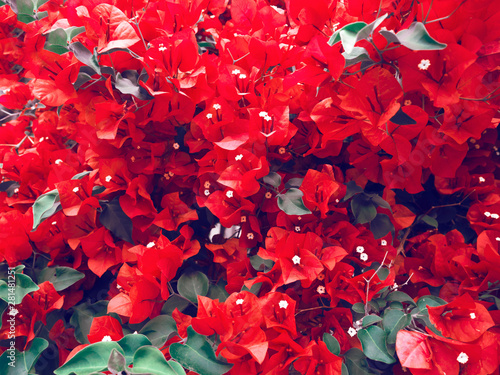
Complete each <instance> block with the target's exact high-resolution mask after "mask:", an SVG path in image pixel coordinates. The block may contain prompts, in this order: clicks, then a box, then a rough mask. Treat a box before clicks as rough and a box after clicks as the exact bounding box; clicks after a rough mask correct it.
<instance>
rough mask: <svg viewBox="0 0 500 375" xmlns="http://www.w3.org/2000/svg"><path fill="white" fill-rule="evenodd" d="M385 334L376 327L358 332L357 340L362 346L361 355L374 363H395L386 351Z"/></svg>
mask: <svg viewBox="0 0 500 375" xmlns="http://www.w3.org/2000/svg"><path fill="white" fill-rule="evenodd" d="M386 337H387V335H386V333H385V332H384V330H383V329H382V328H380V327H378V326H369V327H367V328H363V329H360V330H359V331H358V338H359V341H361V345H362V346H363V353H365V355H366V356H367V357H368V358H370V359H373V360H374V361H379V362H384V363H387V364H391V363H394V362H396V360H395V359H394V357H393V356H391V355H390V354H389V352H388V351H387V346H386V344H385V340H386Z"/></svg>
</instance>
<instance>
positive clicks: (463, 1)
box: [423, 0, 467, 25]
mask: <svg viewBox="0 0 500 375" xmlns="http://www.w3.org/2000/svg"><path fill="white" fill-rule="evenodd" d="M466 1H467V0H462V2H461V3H460V4H459V5H458V6H457V7H456V8H455V10H454V11H453V12H451V13H450V14H449V15H447V16H446V17H441V18H436V19H435V20H432V21H425V20H424V22H423V24H424V25H428V24H430V23H433V22H440V21H443V20H446V19H448V18H450V17H451V16H453V15H454V14H455V12H456V11H457V10H458V9H459V8H460V7H461V6H462V5H463V4H464V3H465V2H466Z"/></svg>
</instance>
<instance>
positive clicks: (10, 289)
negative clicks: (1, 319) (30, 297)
mask: <svg viewBox="0 0 500 375" xmlns="http://www.w3.org/2000/svg"><path fill="white" fill-rule="evenodd" d="M15 275H16V282H15V284H14V283H12V282H11V281H10V280H9V282H6V281H5V280H0V298H1V299H3V300H4V301H5V302H14V304H15V305H19V304H20V303H21V302H22V301H23V298H24V297H25V296H26V294H28V293H31V292H34V291H36V290H38V289H40V288H39V287H38V285H36V284H35V283H34V282H33V280H31V278H30V277H29V276H28V275H24V274H22V273H16V274H15ZM12 294H14V301H12V297H11V296H12ZM9 297H10V298H9ZM9 306H10V307H12V308H13V307H14V305H9Z"/></svg>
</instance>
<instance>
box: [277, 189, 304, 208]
mask: <svg viewBox="0 0 500 375" xmlns="http://www.w3.org/2000/svg"><path fill="white" fill-rule="evenodd" d="M303 195H304V193H303V192H302V191H301V190H299V189H296V188H290V189H288V191H287V192H286V193H285V194H278V195H277V199H278V207H279V208H280V209H281V210H282V211H283V212H285V213H286V214H287V215H307V214H310V213H311V211H309V210H308V209H307V207H306V206H305V205H304V201H303V200H302V196H303Z"/></svg>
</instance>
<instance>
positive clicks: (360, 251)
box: [356, 246, 365, 254]
mask: <svg viewBox="0 0 500 375" xmlns="http://www.w3.org/2000/svg"><path fill="white" fill-rule="evenodd" d="M356 252H358V253H360V254H361V253H364V252H365V248H364V247H363V246H358V247H357V248H356Z"/></svg>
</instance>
